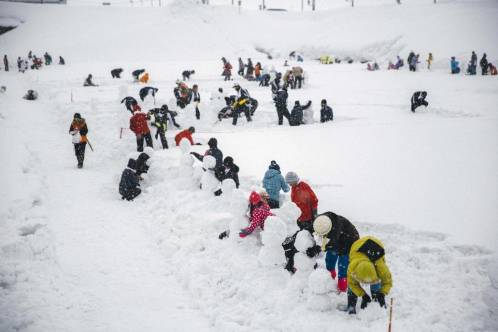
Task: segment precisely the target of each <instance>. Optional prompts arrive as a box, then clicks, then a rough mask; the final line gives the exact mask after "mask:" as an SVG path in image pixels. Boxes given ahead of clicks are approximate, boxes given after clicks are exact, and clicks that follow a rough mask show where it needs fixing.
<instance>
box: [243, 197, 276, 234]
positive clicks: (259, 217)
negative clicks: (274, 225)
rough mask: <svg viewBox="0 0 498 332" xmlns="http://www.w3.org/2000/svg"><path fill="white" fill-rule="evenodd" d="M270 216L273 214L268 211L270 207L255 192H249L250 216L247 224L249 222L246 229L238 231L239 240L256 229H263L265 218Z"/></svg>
mask: <svg viewBox="0 0 498 332" xmlns="http://www.w3.org/2000/svg"><path fill="white" fill-rule="evenodd" d="M272 215H273V214H272V213H271V211H270V207H269V206H268V204H267V203H266V202H265V201H264V200H263V198H262V197H261V195H260V194H258V193H257V192H255V191H253V192H251V195H250V196H249V216H250V217H249V222H250V224H249V226H248V227H246V228H243V229H241V230H240V232H239V236H240V237H241V238H244V237H246V236H247V235H249V234H251V233H252V232H254V231H255V230H256V229H257V228H261V229H264V227H265V220H266V218H268V217H269V216H272Z"/></svg>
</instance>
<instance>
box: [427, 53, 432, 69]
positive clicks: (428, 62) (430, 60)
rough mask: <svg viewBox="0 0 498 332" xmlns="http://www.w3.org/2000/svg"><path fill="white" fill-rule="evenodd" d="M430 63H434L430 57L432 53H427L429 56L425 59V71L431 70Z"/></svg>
mask: <svg viewBox="0 0 498 332" xmlns="http://www.w3.org/2000/svg"><path fill="white" fill-rule="evenodd" d="M432 61H434V57H433V56H432V53H429V56H428V57H427V69H428V70H431V64H432Z"/></svg>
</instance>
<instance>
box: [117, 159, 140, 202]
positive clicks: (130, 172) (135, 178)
mask: <svg viewBox="0 0 498 332" xmlns="http://www.w3.org/2000/svg"><path fill="white" fill-rule="evenodd" d="M136 166H137V162H136V161H135V160H134V159H130V160H128V167H126V168H125V170H124V171H123V173H122V174H121V181H120V182H119V193H120V194H121V199H126V200H127V201H132V200H133V199H135V197H137V196H138V195H140V194H141V193H142V190H140V188H139V187H140V176H139V175H138V174H137V173H136Z"/></svg>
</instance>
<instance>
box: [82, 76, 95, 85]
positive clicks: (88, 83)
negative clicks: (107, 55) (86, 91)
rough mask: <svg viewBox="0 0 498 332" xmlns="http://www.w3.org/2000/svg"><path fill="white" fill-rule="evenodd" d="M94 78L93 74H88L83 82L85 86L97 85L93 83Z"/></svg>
mask: <svg viewBox="0 0 498 332" xmlns="http://www.w3.org/2000/svg"><path fill="white" fill-rule="evenodd" d="M92 78H93V76H92V74H88V77H87V78H86V80H85V82H84V83H83V86H97V85H96V84H94V83H93V81H92Z"/></svg>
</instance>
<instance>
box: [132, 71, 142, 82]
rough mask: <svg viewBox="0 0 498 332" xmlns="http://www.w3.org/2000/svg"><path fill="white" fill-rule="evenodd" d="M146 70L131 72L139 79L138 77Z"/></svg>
mask: <svg viewBox="0 0 498 332" xmlns="http://www.w3.org/2000/svg"><path fill="white" fill-rule="evenodd" d="M144 72H145V69H137V70H134V71H132V72H131V75H132V76H133V77H135V78H136V79H137V80H138V77H139V76H140V75H141V74H142V73H144Z"/></svg>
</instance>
